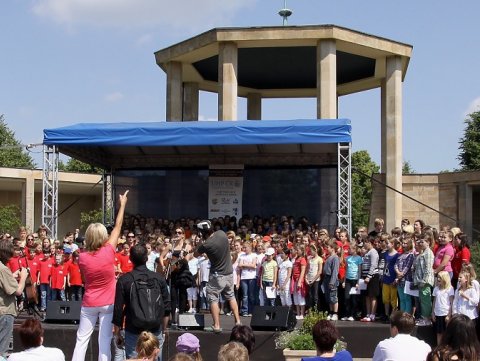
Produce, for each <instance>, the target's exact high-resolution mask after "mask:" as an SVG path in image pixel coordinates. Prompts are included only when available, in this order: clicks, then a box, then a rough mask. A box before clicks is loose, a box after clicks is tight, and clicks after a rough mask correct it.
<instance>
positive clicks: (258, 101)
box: [247, 93, 262, 120]
mask: <svg viewBox="0 0 480 361" xmlns="http://www.w3.org/2000/svg"><path fill="white" fill-rule="evenodd" d="M247 119H248V120H261V119H262V95H261V94H259V93H248V95H247Z"/></svg>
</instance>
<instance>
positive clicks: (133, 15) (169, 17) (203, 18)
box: [32, 0, 258, 29]
mask: <svg viewBox="0 0 480 361" xmlns="http://www.w3.org/2000/svg"><path fill="white" fill-rule="evenodd" d="M256 1H258V0H242V1H233V0H227V1H218V0H202V1H199V0H175V1H170V2H165V1H160V0H35V1H34V4H33V6H32V11H33V13H34V14H36V15H37V16H39V17H42V18H45V19H48V20H52V21H54V22H56V23H58V24H62V25H65V26H67V27H72V26H77V25H93V26H100V27H115V28H126V29H130V28H136V27H140V28H144V27H152V26H161V27H167V28H168V27H175V28H189V29H196V28H198V27H202V28H205V27H206V26H207V28H208V27H211V26H212V25H213V24H216V23H222V24H228V22H229V20H230V19H232V18H233V17H234V16H235V15H236V14H238V13H239V12H240V11H242V10H245V9H248V8H249V7H250V6H252V5H253V4H255V2H256Z"/></svg>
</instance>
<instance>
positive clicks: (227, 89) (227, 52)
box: [218, 42, 238, 120]
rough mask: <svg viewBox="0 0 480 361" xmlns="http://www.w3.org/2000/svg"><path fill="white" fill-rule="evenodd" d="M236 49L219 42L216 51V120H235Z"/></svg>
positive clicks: (229, 44) (230, 43)
mask: <svg viewBox="0 0 480 361" xmlns="http://www.w3.org/2000/svg"><path fill="white" fill-rule="evenodd" d="M237 68H238V48H237V44H235V43H233V42H221V43H220V44H219V51H218V120H237V94H238V81H237Z"/></svg>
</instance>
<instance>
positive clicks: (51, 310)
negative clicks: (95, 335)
mask: <svg viewBox="0 0 480 361" xmlns="http://www.w3.org/2000/svg"><path fill="white" fill-rule="evenodd" d="M81 307H82V302H81V301H49V302H48V303H47V314H46V317H45V321H48V322H51V321H54V322H63V321H65V322H67V321H73V322H77V321H79V320H80V308H81Z"/></svg>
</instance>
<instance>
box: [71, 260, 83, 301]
mask: <svg viewBox="0 0 480 361" xmlns="http://www.w3.org/2000/svg"><path fill="white" fill-rule="evenodd" d="M78 255H79V254H78V251H75V252H73V254H72V259H71V261H70V262H69V264H68V270H67V285H68V287H69V288H70V301H81V300H82V293H83V292H82V290H83V280H82V275H81V273H80V267H79V266H78Z"/></svg>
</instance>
